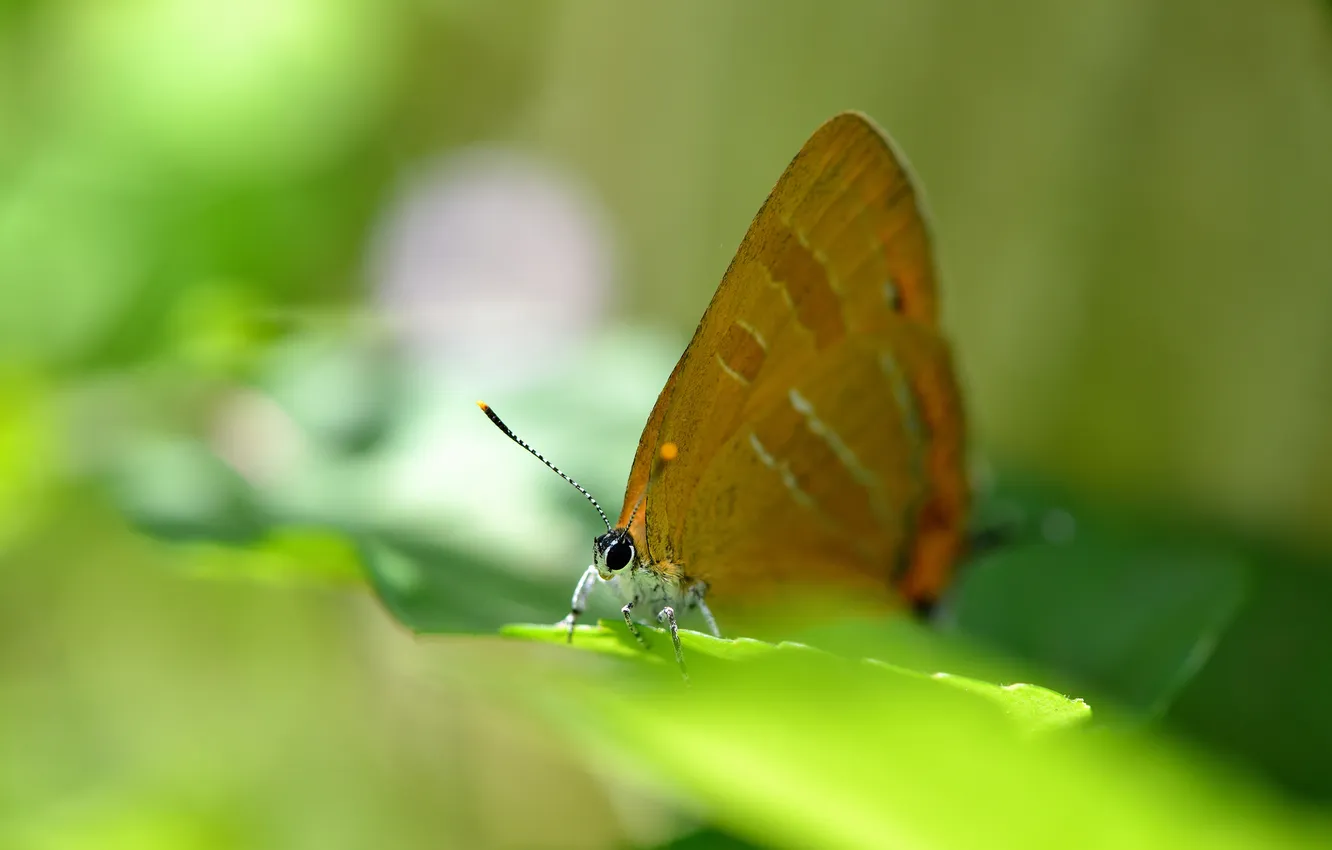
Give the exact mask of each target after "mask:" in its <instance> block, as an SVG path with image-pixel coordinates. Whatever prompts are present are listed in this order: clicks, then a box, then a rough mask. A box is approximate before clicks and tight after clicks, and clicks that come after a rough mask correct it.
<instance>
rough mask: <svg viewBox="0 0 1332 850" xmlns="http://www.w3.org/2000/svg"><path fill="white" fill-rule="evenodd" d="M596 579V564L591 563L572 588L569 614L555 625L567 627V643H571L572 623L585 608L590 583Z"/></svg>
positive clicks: (590, 589) (590, 590)
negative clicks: (576, 584)
mask: <svg viewBox="0 0 1332 850" xmlns="http://www.w3.org/2000/svg"><path fill="white" fill-rule="evenodd" d="M596 581H597V565H596V564H593V565H592V566H590V567H588V568H587V571H586V572H584V573H583V577H582V578H580V579H579V580H578V586H577V587H575V588H574V592H573V601H572V602H570V603H569V616H567V617H565V618H564V619H563V620H560V621H559V622H558V623H556V625H559V626H568V627H569V643H573V633H574V624H575V623H577V622H578V618H579V617H581V616H582V615H583V611H585V610H587V595H588V594H589V593H591V592H592V585H594V584H596Z"/></svg>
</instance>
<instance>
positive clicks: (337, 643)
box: [0, 0, 1332, 848]
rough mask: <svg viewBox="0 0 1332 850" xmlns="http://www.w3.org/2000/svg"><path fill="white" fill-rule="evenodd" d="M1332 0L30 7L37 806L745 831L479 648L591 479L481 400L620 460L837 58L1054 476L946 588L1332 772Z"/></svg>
mask: <svg viewBox="0 0 1332 850" xmlns="http://www.w3.org/2000/svg"><path fill="white" fill-rule="evenodd" d="M1329 11H1330V10H1329V8H1328V6H1327V4H1325V3H1318V2H1314V0H1277V2H1258V0H1231V2H1222V3H1207V2H1202V0H1186V2H1177V3H1170V4H1162V3H1154V2H1147V0H1128V2H1124V0H1121V2H1109V0H1086V2H1080V3H1066V2H1054V0H1025V2H1018V3H1007V4H999V5H996V4H991V3H983V2H965V3H952V4H940V3H935V2H928V0H915V1H914V2H906V0H895V2H869V0H864V2H836V1H835V0H834V2H821V3H817V4H814V3H807V4H797V3H794V2H791V3H772V2H761V0H750V1H749V2H727V3H714V2H705V0H690V2H677V3H667V4H629V3H618V2H610V0H578V2H574V1H573V0H566V2H536V1H535V0H516V2H508V3H485V2H468V0H402V2H391V3H385V2H372V0H229V2H221V0H118V2H104V3H76V2H72V0H70V1H69V2H39V0H20V2H9V3H4V4H0V570H3V576H4V582H5V584H4V589H3V592H0V844H3V845H4V846H14V847H33V848H85V847H87V848H103V847H105V848H122V847H123V848H128V847H135V848H138V847H145V848H159V847H160V848H177V847H182V848H228V847H265V848H266V847H282V848H287V847H292V848H302V847H310V848H314V847H318V848H331V847H348V848H351V847H370V846H375V847H380V846H383V847H441V846H444V847H452V846H459V847H463V846H467V847H569V846H582V847H594V846H603V847H609V846H636V847H648V846H657V845H660V844H664V843H666V842H670V841H672V840H676V839H678V842H677V844H676V845H673V846H679V847H685V846H691V847H704V846H747V845H740V844H738V842H739V841H740V839H738V838H733V837H732V836H731V833H732V832H733V831H735V830H738V831H739V832H741V833H745V830H744V828H743V825H742V826H739V827H737V826H736V823H737V822H736V821H732V820H728V819H727V818H726V817H725V816H724V815H721V816H718V817H717V818H716V819H714V818H713V817H711V816H709V814H708V809H707V807H706V806H704V807H703V809H701V810H700V808H699V807H698V803H697V801H695V802H692V803H691V802H689V801H688V800H684V801H682V800H679V799H672V798H669V797H663V796H660V795H657V794H652V793H648V792H646V791H640V790H639V789H638V786H637V785H636V784H633V783H628V782H626V781H625V780H623V778H622V777H621V776H619V775H618V774H616V772H615V771H614V770H613V768H612V767H611V766H610V765H609V764H607V763H604V762H597V761H595V760H589V759H587V758H585V757H584V756H582V755H580V754H579V752H577V751H571V750H570V749H569V748H568V746H567V743H566V741H565V738H564V737H562V736H561V735H560V734H558V733H557V732H556V731H554V730H553V729H552V728H550V727H548V726H547V725H546V724H547V723H549V722H550V721H549V719H548V718H547V719H541V718H542V715H541V713H540V712H533V711H530V710H528V707H526V706H523V705H521V704H519V703H517V702H515V701H513V700H508V699H505V698H504V697H503V696H502V694H500V695H497V692H495V691H493V690H490V689H487V688H486V687H480V686H478V685H477V683H476V681H475V679H476V678H477V675H470V674H469V673H468V671H471V672H472V673H475V672H476V671H477V669H478V668H477V666H476V665H478V664H495V665H500V666H503V665H504V664H506V663H507V662H506V661H505V659H506V658H508V657H509V656H510V655H512V654H514V653H515V652H518V650H517V649H515V648H514V647H513V646H512V645H510V644H496V643H494V642H489V641H485V640H480V639H477V638H465V637H459V636H457V635H459V634H461V633H471V634H485V633H490V632H493V631H494V630H495V629H496V628H497V627H498V626H499V625H501V624H503V623H506V622H511V621H520V620H532V621H537V622H550V621H553V620H555V619H557V618H558V617H560V616H561V615H562V614H563V613H564V611H565V606H566V605H567V599H568V593H569V591H570V590H571V589H572V585H573V582H574V581H575V580H576V578H577V576H578V575H579V574H580V572H581V570H582V568H583V567H584V566H585V565H586V563H587V560H586V559H587V558H588V544H589V541H590V538H591V536H592V535H593V534H594V533H595V532H596V530H597V528H598V524H597V522H596V517H595V516H594V515H593V514H592V513H591V512H590V511H589V510H588V509H587V506H586V505H585V504H584V503H583V502H582V501H581V500H580V498H579V497H578V496H577V494H576V493H573V492H572V491H570V490H569V489H568V488H567V487H565V485H563V484H562V483H561V482H560V481H558V480H557V479H555V477H554V476H551V475H550V474H549V473H548V472H546V471H545V470H542V469H541V468H540V466H539V465H538V464H536V463H535V462H533V461H532V460H531V459H530V458H526V457H524V456H523V455H522V453H521V452H519V451H518V450H517V449H516V448H514V447H513V446H511V445H509V444H508V443H507V441H505V440H504V439H503V438H502V437H501V436H500V435H498V434H496V433H495V432H494V430H493V428H492V427H491V426H490V425H489V423H487V422H485V420H484V418H483V417H482V416H481V415H480V414H479V413H477V411H476V410H475V408H474V407H473V406H472V402H473V400H474V399H476V398H485V399H486V400H487V401H489V402H491V403H492V404H493V405H494V406H495V407H496V409H497V410H499V411H500V412H501V413H502V414H503V415H504V416H505V418H506V419H507V420H508V421H509V423H510V424H511V425H512V426H513V427H514V428H515V429H516V430H518V431H519V433H521V434H523V435H524V436H525V437H526V438H527V439H528V440H529V441H531V442H533V443H535V444H536V445H537V446H538V447H540V448H541V450H542V451H543V452H544V453H546V454H547V455H548V456H550V457H552V458H554V459H555V460H556V462H557V463H559V464H560V465H561V466H562V467H563V468H564V469H566V470H567V471H569V472H570V473H571V474H573V475H575V476H576V477H578V478H579V479H580V480H581V481H582V483H583V484H584V485H586V486H587V487H588V488H589V489H590V490H591V491H592V492H593V493H595V494H597V495H598V496H599V497H600V498H601V500H602V501H603V502H605V503H608V504H609V505H610V506H611V507H612V508H614V507H615V506H617V504H618V499H619V497H620V493H621V492H622V487H623V481H624V477H625V475H626V473H627V470H628V467H629V463H630V461H631V459H632V453H633V450H634V446H635V445H636V441H637V436H638V432H639V429H640V428H641V427H642V423H643V421H644V419H645V418H646V415H647V412H648V410H649V408H650V406H651V404H652V401H653V400H654V398H655V396H656V393H657V390H658V389H659V388H660V386H661V384H662V382H663V381H664V379H665V376H666V375H667V374H668V373H669V371H670V368H671V366H672V365H673V363H674V360H675V358H676V357H677V356H678V354H679V352H680V350H681V349H682V347H683V344H684V342H685V341H686V340H687V339H688V336H689V334H690V333H691V332H692V330H693V327H694V324H695V323H696V322H697V320H698V317H699V315H700V314H701V312H702V309H703V307H704V306H705V305H706V303H707V300H708V298H709V297H710V295H711V293H712V291H713V289H714V288H715V286H716V283H717V281H718V280H719V278H720V275H721V273H722V271H723V270H724V268H725V265H726V263H727V262H728V260H729V259H730V256H731V254H732V253H733V251H734V249H735V247H736V245H737V243H738V241H739V239H740V237H741V235H742V234H743V233H744V230H745V228H746V227H747V226H748V223H749V220H750V218H751V217H752V215H753V214H754V212H755V211H756V210H757V209H758V207H759V204H760V203H761V202H762V199H763V198H764V197H765V195H766V193H767V191H768V190H769V189H770V188H771V186H772V183H773V182H774V181H775V179H776V177H777V175H778V174H779V173H780V172H781V170H782V168H783V167H784V166H785V164H786V163H787V161H788V160H789V158H790V157H791V156H792V155H793V154H794V153H795V151H796V150H797V149H798V147H799V145H800V144H801V142H802V141H803V140H804V139H805V138H806V137H807V136H808V135H809V133H810V132H812V130H813V129H814V128H815V127H816V126H817V125H818V124H819V123H820V122H821V121H823V120H824V119H826V118H827V117H829V116H830V115H832V114H833V113H835V112H837V111H839V110H842V109H847V108H854V109H860V110H863V111H866V112H868V113H869V114H870V115H872V116H873V117H874V118H875V119H876V120H877V121H878V122H879V123H880V124H881V125H882V126H884V127H885V128H886V129H888V131H889V132H890V133H891V134H892V135H893V137H894V138H895V139H896V141H897V142H898V144H899V146H900V147H901V148H902V149H903V150H904V151H905V152H906V153H907V155H908V156H909V157H910V158H911V160H912V163H913V165H914V167H915V170H916V175H917V178H918V181H919V182H920V184H921V186H922V188H923V192H924V194H925V196H926V198H927V201H928V205H929V208H930V210H931V212H932V220H933V226H934V231H935V234H936V247H937V254H938V263H939V265H940V268H941V277H942V281H943V300H944V313H945V323H946V326H947V328H948V331H949V333H950V336H951V338H952V339H953V340H954V342H955V345H956V351H957V359H958V363H959V369H960V371H961V373H962V380H963V382H964V385H965V389H966V391H967V400H968V407H969V412H970V417H971V422H970V426H971V433H972V438H973V444H974V446H975V453H976V455H977V459H978V463H977V480H978V482H979V486H980V489H981V496H980V504H979V506H978V523H979V524H982V525H984V524H985V523H988V522H995V523H1003V524H1006V525H1008V526H1010V527H1014V528H1016V529H1018V533H1017V538H1018V539H1017V541H1016V542H1015V543H1014V544H1013V545H1011V546H1009V547H1007V548H1004V549H1000V550H998V551H995V552H993V553H990V554H987V555H985V556H983V557H980V558H978V559H976V560H975V562H974V563H972V564H970V565H969V567H968V568H967V570H966V571H965V573H964V575H963V576H962V578H961V580H960V581H959V583H958V586H957V588H956V590H955V593H954V594H953V597H952V598H951V599H950V600H949V604H948V605H946V606H945V610H944V611H943V612H942V614H941V616H940V618H939V622H938V623H937V624H936V625H937V629H936V634H935V635H934V636H931V635H929V634H922V635H915V636H914V637H913V638H911V640H913V641H917V642H921V641H923V642H925V643H926V644H929V643H930V642H931V641H936V640H938V641H946V642H948V644H949V645H950V646H953V645H960V646H966V647H969V650H968V651H969V652H970V653H972V657H976V658H984V659H986V660H985V662H984V663H985V664H987V665H990V667H989V668H988V669H996V670H1000V671H1009V672H1011V673H1012V677H1023V678H1026V679H1027V680H1029V681H1030V680H1034V681H1040V682H1042V683H1043V684H1048V685H1050V686H1051V687H1055V688H1057V689H1061V690H1063V691H1064V692H1065V693H1070V694H1073V695H1077V696H1085V697H1087V698H1088V699H1089V700H1092V701H1093V703H1094V705H1096V709H1097V716H1098V717H1104V718H1106V719H1107V720H1109V721H1112V722H1114V723H1117V724H1118V723H1122V724H1123V725H1128V726H1134V727H1137V726H1140V725H1141V724H1143V723H1146V724H1148V726H1149V727H1150V728H1152V729H1153V730H1158V731H1155V732H1154V733H1153V734H1160V735H1162V736H1168V737H1170V738H1173V739H1175V740H1177V741H1182V742H1185V746H1187V747H1189V748H1192V749H1191V751H1194V752H1198V753H1203V754H1205V755H1204V756H1203V758H1205V759H1206V760H1208V762H1207V763H1209V764H1212V763H1215V764H1218V765H1225V766H1226V768H1225V769H1227V770H1231V769H1233V770H1235V771H1237V772H1238V773H1239V774H1241V775H1243V776H1245V777H1247V778H1246V779H1245V780H1244V781H1245V782H1252V783H1253V784H1254V786H1255V787H1258V788H1260V789H1262V790H1261V791H1260V792H1259V793H1261V794H1264V795H1270V797H1271V799H1274V800H1278V801H1280V802H1279V803H1274V805H1277V806H1290V807H1292V809H1291V810H1292V811H1301V812H1310V813H1318V812H1322V811H1324V810H1325V809H1326V807H1328V806H1332V531H1329V529H1332V486H1329V484H1328V480H1329V479H1332V238H1329V229H1328V225H1329V222H1332V157H1329V156H1328V152H1329V151H1332V18H1330V17H1329ZM367 578H368V582H367V581H366V579H367ZM367 583H368V584H369V585H370V587H371V589H372V590H373V591H375V592H367V591H366V590H365V585H366V584H367ZM606 610H609V608H607V609H606ZM718 615H719V617H722V612H718ZM723 621H724V617H723ZM404 626H406V627H408V628H404ZM412 630H417V631H422V632H440V633H453V634H454V636H452V637H437V638H423V637H417V636H415V635H414V634H413V631H412ZM978 663H979V662H978ZM441 669H444V670H447V671H450V672H449V673H448V674H447V675H440V673H439V671H440V670H441ZM481 669H484V668H481ZM996 675H998V674H996ZM482 678H484V677H482ZM501 690H502V689H501ZM1103 707H1104V708H1105V711H1102V708H1103ZM554 726H556V727H558V723H556V724H554ZM1153 740H1155V739H1153ZM714 804H715V802H714ZM515 807H519V808H520V809H521V811H522V816H521V817H515V816H514V811H515ZM944 811H945V812H946V808H945V809H944ZM1282 811H1285V810H1284V809H1283V810H1282ZM682 812H685V813H688V814H687V815H682V814H681V813H682ZM1311 816H1316V817H1321V816H1322V815H1317V814H1315V815H1311ZM700 824H701V825H704V826H705V827H706V829H705V831H704V832H703V833H700V834H699V835H697V836H695V837H693V838H679V836H681V835H684V834H686V833H687V832H688V831H689V830H690V829H691V828H692V826H694V825H700ZM709 824H714V825H717V826H716V828H715V829H713V828H712V827H708V826H707V825H709ZM718 824H719V825H718ZM745 835H746V838H747V840H756V838H755V836H754V835H753V834H752V833H745ZM690 842H692V843H690ZM796 846H803V845H801V844H799V842H797V844H796ZM901 846H906V845H905V844H903V845H901ZM912 846H916V845H912ZM921 846H925V845H921ZM928 846H942V845H928ZM950 846H952V845H950Z"/></svg>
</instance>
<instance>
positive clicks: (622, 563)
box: [606, 541, 634, 572]
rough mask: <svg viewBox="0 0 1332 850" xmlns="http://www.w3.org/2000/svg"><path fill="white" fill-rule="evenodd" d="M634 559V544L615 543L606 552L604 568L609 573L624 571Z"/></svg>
mask: <svg viewBox="0 0 1332 850" xmlns="http://www.w3.org/2000/svg"><path fill="white" fill-rule="evenodd" d="M633 559H634V544H632V543H628V542H620V541H616V542H615V543H612V544H611V547H610V548H609V549H607V550H606V567H607V568H608V569H609V570H610V571H611V572H615V571H616V570H622V569H624V568H625V567H626V566H627V565H628V564H629V562H630V561H632V560H633Z"/></svg>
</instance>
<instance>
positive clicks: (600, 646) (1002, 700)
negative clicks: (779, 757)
mask: <svg viewBox="0 0 1332 850" xmlns="http://www.w3.org/2000/svg"><path fill="white" fill-rule="evenodd" d="M638 628H639V630H640V632H642V633H643V635H644V638H645V639H646V640H647V641H648V643H649V649H648V650H647V651H644V649H643V648H642V647H641V646H640V645H639V644H638V642H637V641H636V640H635V639H634V637H633V636H632V635H631V634H630V633H629V630H628V629H627V628H626V627H625V625H624V623H622V622H615V621H611V620H602V621H600V622H599V623H597V625H595V626H588V625H582V626H578V627H576V628H575V630H574V634H573V638H572V640H570V638H569V633H568V630H567V628H566V627H565V626H563V625H560V624H556V625H551V626H545V625H535V624H529V623H521V624H514V625H509V626H505V627H504V628H503V629H501V630H500V633H501V634H502V635H504V636H505V637H511V638H519V639H523V640H530V641H535V642H538V643H551V644H566V643H567V644H570V645H572V646H574V647H576V648H577V649H579V650H582V651H588V652H597V653H602V654H606V655H611V656H615V657H617V658H631V659H637V660H640V661H643V662H645V663H650V664H653V665H669V667H670V669H672V670H673V669H675V657H674V650H673V648H672V645H671V639H670V633H669V632H668V631H667V630H665V629H659V628H652V627H650V626H645V625H639V626H638ZM679 634H680V645H681V648H682V651H683V653H684V657H685V663H686V664H687V665H689V667H690V669H691V670H697V669H698V668H699V666H700V662H703V665H704V666H705V668H706V669H707V670H708V672H709V674H710V675H718V674H719V673H720V674H721V675H723V676H724V675H727V673H726V671H724V670H719V668H718V666H717V665H715V664H712V663H711V662H713V661H717V662H727V663H734V662H751V661H755V660H760V659H765V658H769V659H777V660H778V663H781V662H783V661H785V660H787V659H791V660H798V661H800V662H802V663H803V662H807V663H810V664H813V665H814V666H816V667H826V668H828V669H830V670H841V669H852V668H853V667H854V666H856V665H848V662H847V660H846V659H843V658H839V657H838V656H836V655H832V654H830V653H825V652H822V651H820V650H818V649H816V648H814V647H810V646H807V645H805V644H801V643H790V642H786V643H776V644H774V643H766V642H764V641H759V640H752V639H749V638H736V639H732V640H726V639H722V638H716V637H713V636H712V635H708V634H703V633H702V632H696V631H693V630H690V629H680V630H679ZM861 669H863V670H864V671H865V675H867V676H870V677H875V676H883V677H885V678H887V679H892V678H900V679H909V680H913V681H919V682H925V683H929V685H928V686H929V687H933V686H935V685H938V686H939V687H942V688H946V689H952V690H955V691H956V692H959V693H965V694H969V695H972V696H977V697H980V698H982V699H983V700H984V701H985V702H987V703H989V704H992V705H995V706H998V707H999V708H1000V710H1001V712H1002V713H1003V714H1004V715H1006V716H1008V717H1010V718H1011V719H1013V720H1015V721H1017V722H1018V723H1020V724H1022V725H1023V726H1024V727H1026V728H1028V729H1031V730H1038V729H1054V728H1063V727H1068V726H1075V725H1078V724H1081V723H1085V722H1087V721H1089V720H1090V719H1091V715H1092V711H1091V707H1090V706H1088V705H1087V704H1086V703H1085V702H1083V701H1082V700H1081V699H1069V698H1068V697H1065V696H1063V695H1061V694H1058V693H1055V692H1054V691H1051V690H1048V689H1046V688H1042V687H1039V686H1037V685H1030V684H1025V683H1015V684H1011V685H997V684H993V683H990V682H984V681H980V680H978V679H972V678H968V677H965V676H953V675H949V674H947V673H932V674H930V673H922V672H918V671H915V670H910V669H907V668H905V667H899V666H896V665H893V664H888V663H886V662H883V661H879V660H877V659H867V660H866V661H865V663H864V664H863V665H861ZM696 677H697V674H696Z"/></svg>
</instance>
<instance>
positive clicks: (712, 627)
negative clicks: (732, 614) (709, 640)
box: [694, 598, 721, 638]
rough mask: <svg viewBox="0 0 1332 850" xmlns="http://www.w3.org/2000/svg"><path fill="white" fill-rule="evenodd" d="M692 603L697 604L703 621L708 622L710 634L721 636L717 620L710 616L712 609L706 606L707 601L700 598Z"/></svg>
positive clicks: (716, 636)
mask: <svg viewBox="0 0 1332 850" xmlns="http://www.w3.org/2000/svg"><path fill="white" fill-rule="evenodd" d="M694 604H695V605H697V606H698V613H700V614H702V615H703V622H705V623H707V624H708V631H710V632H712V636H713V637H715V638H719V637H721V630H720V629H718V628H717V620H716V618H714V617H713V616H712V609H710V608H709V607H708V603H706V602H704V601H703V599H702V598H700V599H699V600H698V601H697V602H695V603H694Z"/></svg>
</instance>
